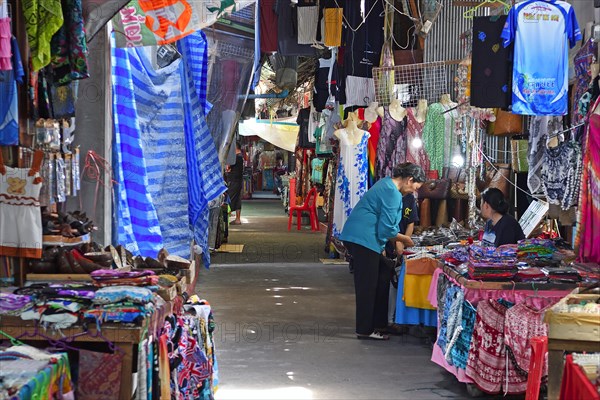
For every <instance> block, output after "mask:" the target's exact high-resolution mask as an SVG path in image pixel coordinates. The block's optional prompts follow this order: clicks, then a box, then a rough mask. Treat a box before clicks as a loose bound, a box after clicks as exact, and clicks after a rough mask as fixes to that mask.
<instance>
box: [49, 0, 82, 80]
mask: <svg viewBox="0 0 600 400" xmlns="http://www.w3.org/2000/svg"><path fill="white" fill-rule="evenodd" d="M62 12H63V19H64V24H63V25H62V27H61V28H60V29H59V30H58V32H56V33H55V34H54V36H53V37H52V41H51V49H52V63H51V66H52V80H53V83H54V84H55V85H64V84H66V83H69V82H71V81H72V80H76V79H84V78H87V77H89V76H90V74H89V72H88V65H87V56H88V48H87V41H86V38H85V30H84V27H83V7H82V5H81V0H62Z"/></svg>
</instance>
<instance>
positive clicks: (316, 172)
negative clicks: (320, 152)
mask: <svg viewBox="0 0 600 400" xmlns="http://www.w3.org/2000/svg"><path fill="white" fill-rule="evenodd" d="M324 165H325V160H323V159H321V158H313V160H312V161H311V168H312V174H311V180H312V182H313V184H317V183H318V184H322V183H323V167H324Z"/></svg>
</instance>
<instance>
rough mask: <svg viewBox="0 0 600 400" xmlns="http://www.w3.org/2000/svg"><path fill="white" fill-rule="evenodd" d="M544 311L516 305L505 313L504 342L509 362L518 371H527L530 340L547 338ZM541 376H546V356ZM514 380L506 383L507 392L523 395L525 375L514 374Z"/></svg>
mask: <svg viewBox="0 0 600 400" xmlns="http://www.w3.org/2000/svg"><path fill="white" fill-rule="evenodd" d="M543 320H544V311H543V310H542V311H540V310H536V309H533V308H530V307H529V306H527V305H525V304H517V305H515V306H514V307H512V308H510V309H509V310H508V311H507V312H506V321H505V322H504V342H505V343H506V346H507V348H509V349H510V351H511V352H512V354H513V355H514V358H513V357H509V360H510V361H509V362H510V363H514V362H516V363H517V365H518V369H521V370H522V371H524V372H528V371H529V361H530V359H531V346H530V342H529V341H530V339H531V338H533V337H536V336H548V325H547V324H545V323H544V321H543ZM542 376H548V356H547V355H546V357H545V360H544V366H543V368H542ZM513 377H514V380H512V381H509V382H507V388H506V390H507V392H508V393H511V394H520V393H525V391H526V390H527V375H525V374H516V375H515V376H513Z"/></svg>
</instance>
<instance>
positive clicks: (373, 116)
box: [365, 101, 379, 124]
mask: <svg viewBox="0 0 600 400" xmlns="http://www.w3.org/2000/svg"><path fill="white" fill-rule="evenodd" d="M378 105H379V103H377V102H376V101H374V102H372V103H371V104H369V107H367V108H366V109H365V121H367V122H368V123H370V124H372V123H373V122H375V121H377V106H378Z"/></svg>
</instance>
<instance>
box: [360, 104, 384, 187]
mask: <svg viewBox="0 0 600 400" xmlns="http://www.w3.org/2000/svg"><path fill="white" fill-rule="evenodd" d="M358 118H359V119H360V120H364V119H365V109H364V108H359V109H358ZM380 132H381V118H380V117H377V119H376V120H375V121H373V122H372V123H371V124H369V134H370V135H371V136H370V137H369V144H368V153H369V187H371V186H373V185H374V184H375V182H377V179H378V176H377V148H378V145H379V135H380Z"/></svg>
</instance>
